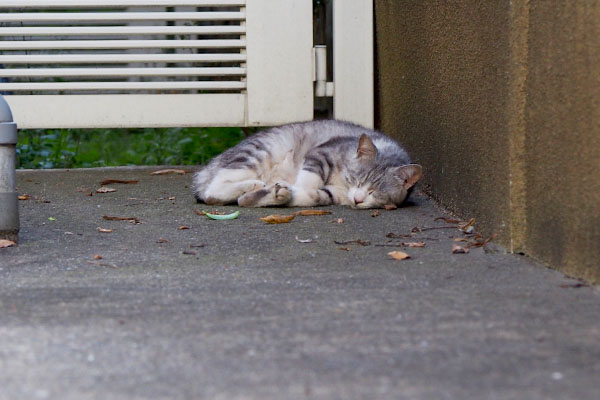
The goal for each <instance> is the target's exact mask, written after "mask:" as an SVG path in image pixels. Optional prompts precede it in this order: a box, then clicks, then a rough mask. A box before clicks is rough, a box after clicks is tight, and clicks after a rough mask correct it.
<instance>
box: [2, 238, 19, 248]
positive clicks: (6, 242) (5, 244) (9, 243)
mask: <svg viewBox="0 0 600 400" xmlns="http://www.w3.org/2000/svg"><path fill="white" fill-rule="evenodd" d="M16 245H17V243H15V242H13V241H12V240H6V239H0V249H4V248H7V247H13V246H16Z"/></svg>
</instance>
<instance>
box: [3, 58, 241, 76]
mask: <svg viewBox="0 0 600 400" xmlns="http://www.w3.org/2000/svg"><path fill="white" fill-rule="evenodd" d="M245 59H246V55H244V54H239V53H234V54H228V53H222V54H50V55H37V54H36V55H17V56H12V55H10V56H5V55H0V63H4V64H46V63H58V64H63V63H77V64H84V63H85V64H95V63H125V62H186V61H187V62H191V61H197V62H199V61H210V62H241V61H244V60H245ZM0 74H1V70H0Z"/></svg>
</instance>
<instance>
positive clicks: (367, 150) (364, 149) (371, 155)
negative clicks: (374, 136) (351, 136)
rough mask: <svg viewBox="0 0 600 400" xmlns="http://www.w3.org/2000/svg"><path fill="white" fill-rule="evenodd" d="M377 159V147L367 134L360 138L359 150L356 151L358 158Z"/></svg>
mask: <svg viewBox="0 0 600 400" xmlns="http://www.w3.org/2000/svg"><path fill="white" fill-rule="evenodd" d="M376 157H377V147H375V145H374V144H373V141H372V140H371V138H370V137H368V136H367V134H366V133H363V134H362V135H361V136H360V140H359V141H358V149H357V150H356V158H359V159H362V160H374V159H375V158H376Z"/></svg>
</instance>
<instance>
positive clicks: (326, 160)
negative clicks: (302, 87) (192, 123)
mask: <svg viewBox="0 0 600 400" xmlns="http://www.w3.org/2000/svg"><path fill="white" fill-rule="evenodd" d="M421 173H422V172H421V166H419V165H417V164H411V161H410V158H409V156H408V154H407V152H406V151H405V150H404V149H403V148H402V147H401V146H400V145H399V144H398V143H397V142H395V141H394V140H392V139H391V138H389V137H387V136H385V135H384V134H382V133H380V132H377V131H374V130H370V129H367V128H364V127H361V126H358V125H354V124H351V123H348V122H341V121H332V120H323V121H312V122H304V123H296V124H289V125H284V126H280V127H276V128H271V129H268V130H265V131H262V132H259V133H257V134H255V135H253V136H251V137H249V138H247V139H245V140H244V141H242V142H241V143H239V144H238V145H237V146H235V147H233V148H231V149H229V150H227V151H225V152H224V153H222V154H220V155H218V156H217V157H215V158H214V159H212V160H211V161H210V163H209V164H208V165H207V166H206V167H204V168H203V169H201V170H200V171H199V172H198V173H196V175H195V177H194V184H193V189H194V195H195V196H196V199H197V200H198V201H199V202H204V203H207V204H229V203H236V202H237V203H238V204H239V205H240V206H244V207H265V206H290V207H295V206H298V207H300V206H302V207H304V206H318V205H329V204H340V205H347V206H350V207H354V208H381V207H383V206H385V205H387V204H395V205H400V204H401V203H402V202H403V201H404V200H405V199H406V197H407V196H408V194H409V192H410V190H411V189H412V187H413V186H414V184H415V183H416V182H417V181H418V180H419V179H420V177H421Z"/></svg>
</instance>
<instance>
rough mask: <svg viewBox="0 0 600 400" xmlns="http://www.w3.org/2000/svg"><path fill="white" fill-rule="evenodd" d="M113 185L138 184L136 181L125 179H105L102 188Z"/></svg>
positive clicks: (101, 184) (101, 183)
mask: <svg viewBox="0 0 600 400" xmlns="http://www.w3.org/2000/svg"><path fill="white" fill-rule="evenodd" d="M112 183H121V184H124V185H132V184H135V183H138V181H136V180H123V179H105V180H103V181H102V182H100V186H105V185H110V184H112Z"/></svg>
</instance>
